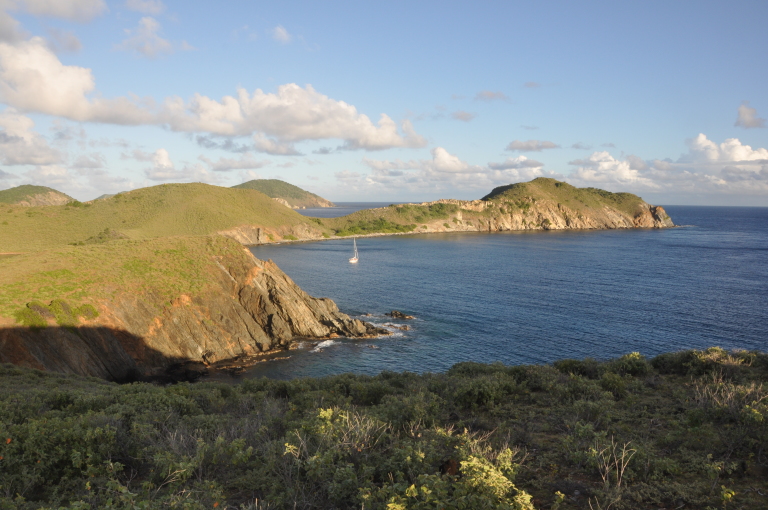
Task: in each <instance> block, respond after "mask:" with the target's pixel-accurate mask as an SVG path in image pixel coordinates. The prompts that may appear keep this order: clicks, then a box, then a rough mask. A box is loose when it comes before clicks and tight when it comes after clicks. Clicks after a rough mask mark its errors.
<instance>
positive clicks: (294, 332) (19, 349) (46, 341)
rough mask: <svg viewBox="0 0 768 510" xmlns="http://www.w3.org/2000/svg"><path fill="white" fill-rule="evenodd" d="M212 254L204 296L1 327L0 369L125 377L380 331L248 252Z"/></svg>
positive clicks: (121, 298)
mask: <svg viewBox="0 0 768 510" xmlns="http://www.w3.org/2000/svg"><path fill="white" fill-rule="evenodd" d="M243 251H245V253H244V254H243V253H241V254H231V253H229V254H225V255H219V256H215V257H214V260H213V264H214V265H215V269H214V270H213V271H212V274H211V275H210V282H209V285H208V286H207V288H206V289H205V291H203V292H201V293H200V294H197V295H190V294H181V295H179V296H178V297H177V298H176V299H174V300H173V301H171V302H169V303H168V302H166V303H163V302H162V300H160V299H158V297H157V296H152V295H151V294H130V293H118V294H117V295H116V296H114V297H113V298H112V299H110V300H109V301H108V302H107V301H104V302H102V303H100V306H99V307H98V308H99V312H100V313H99V316H98V317H97V318H96V319H94V320H91V321H86V322H85V323H84V324H81V325H80V326H78V327H53V325H52V324H51V325H50V326H49V327H46V328H42V329H30V328H22V327H6V328H0V362H4V363H14V364H18V365H22V366H27V367H32V368H38V369H43V370H53V371H57V372H64V373H75V374H80V375H89V376H96V377H101V378H105V379H110V380H125V379H127V378H131V377H135V376H156V375H159V374H161V373H163V372H164V371H165V370H166V369H167V368H168V367H170V366H172V365H174V364H177V363H179V362H187V361H197V362H201V363H205V364H208V363H213V362H216V361H220V360H225V359H231V358H236V357H240V356H251V355H256V354H259V353H263V352H267V351H272V350H276V349H286V348H288V347H289V346H290V344H291V343H292V342H294V341H295V340H296V339H300V338H309V339H324V338H332V337H337V336H347V337H358V338H360V337H370V336H378V335H381V334H387V332H386V331H384V330H381V329H378V328H375V327H374V326H372V325H371V324H367V323H364V322H362V321H359V320H356V319H351V318H350V317H349V316H347V315H345V314H343V313H341V312H339V310H338V308H337V306H336V304H335V303H334V302H333V301H331V300H330V299H318V298H313V297H311V296H309V295H308V294H307V293H305V292H304V291H303V290H301V289H300V288H299V287H298V286H297V285H296V284H295V283H294V282H293V281H292V280H291V279H290V278H289V277H288V276H287V275H286V274H285V273H283V272H282V271H281V270H280V269H279V268H278V267H277V266H276V265H275V264H274V263H272V262H271V261H267V262H263V261H260V260H258V259H256V258H255V257H253V255H251V254H250V252H248V251H247V250H243Z"/></svg>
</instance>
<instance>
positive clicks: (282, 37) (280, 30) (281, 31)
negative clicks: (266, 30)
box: [272, 25, 293, 44]
mask: <svg viewBox="0 0 768 510" xmlns="http://www.w3.org/2000/svg"><path fill="white" fill-rule="evenodd" d="M272 39H274V40H275V41H277V42H279V43H282V44H288V43H289V42H291V40H292V39H293V36H292V35H291V34H289V33H288V30H286V29H285V27H284V26H283V25H277V26H276V27H275V28H273V29H272Z"/></svg>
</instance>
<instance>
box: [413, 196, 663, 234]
mask: <svg viewBox="0 0 768 510" xmlns="http://www.w3.org/2000/svg"><path fill="white" fill-rule="evenodd" d="M432 204H453V205H457V206H458V207H459V210H458V211H457V212H456V213H455V214H452V215H451V217H450V218H448V220H449V221H446V219H443V218H441V219H435V220H430V221H427V222H424V223H422V224H420V225H419V227H418V228H417V229H416V231H415V232H418V233H431V232H503V231H510V230H576V229H578V230H604V229H623V228H667V227H674V226H675V225H674V223H673V222H672V219H671V218H670V217H669V215H667V213H666V211H665V210H664V208H663V207H661V206H653V205H650V204H647V203H645V202H642V203H640V204H639V205H638V206H637V210H636V211H634V213H633V214H631V213H628V212H626V211H622V210H619V209H617V208H614V207H609V206H603V207H601V208H598V209H590V210H588V211H580V210H574V209H571V208H569V207H568V206H566V205H564V204H561V203H558V202H555V201H553V200H529V201H527V202H520V203H518V204H516V205H514V206H510V205H508V204H503V203H501V204H500V203H498V202H490V201H484V200H472V201H463V200H438V201H436V202H425V203H423V204H419V205H423V206H429V205H432Z"/></svg>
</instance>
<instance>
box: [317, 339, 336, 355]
mask: <svg viewBox="0 0 768 510" xmlns="http://www.w3.org/2000/svg"><path fill="white" fill-rule="evenodd" d="M337 343H338V342H336V341H334V340H323V341H322V342H320V343H319V344H317V345H316V346H315V348H314V349H312V350H311V351H310V352H320V351H322V350H323V349H325V348H326V347H330V346H332V345H335V344H337Z"/></svg>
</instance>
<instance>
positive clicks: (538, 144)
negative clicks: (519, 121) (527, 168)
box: [506, 140, 560, 152]
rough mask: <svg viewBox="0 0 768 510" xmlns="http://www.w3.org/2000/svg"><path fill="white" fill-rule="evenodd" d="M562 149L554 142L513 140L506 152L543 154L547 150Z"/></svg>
mask: <svg viewBox="0 0 768 510" xmlns="http://www.w3.org/2000/svg"><path fill="white" fill-rule="evenodd" d="M558 148H560V146H559V145H557V144H556V143H554V142H549V141H546V140H527V141H523V140H513V141H511V142H509V144H508V145H507V148H506V150H508V151H520V152H541V151H543V150H545V149H558Z"/></svg>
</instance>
